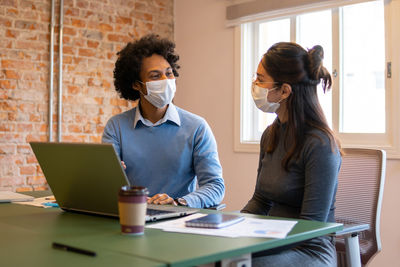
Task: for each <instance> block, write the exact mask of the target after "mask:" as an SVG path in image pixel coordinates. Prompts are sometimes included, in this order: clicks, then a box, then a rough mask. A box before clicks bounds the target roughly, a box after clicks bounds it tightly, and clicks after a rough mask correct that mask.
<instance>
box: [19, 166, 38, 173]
mask: <svg viewBox="0 0 400 267" xmlns="http://www.w3.org/2000/svg"><path fill="white" fill-rule="evenodd" d="M35 172H36V168H35V167H34V166H21V167H20V168H19V173H20V174H21V175H33V174H35Z"/></svg>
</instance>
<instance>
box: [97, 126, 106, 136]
mask: <svg viewBox="0 0 400 267" xmlns="http://www.w3.org/2000/svg"><path fill="white" fill-rule="evenodd" d="M103 131H104V126H102V125H97V127H96V132H97V133H98V134H102V133H103Z"/></svg>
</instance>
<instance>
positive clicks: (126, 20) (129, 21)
mask: <svg viewBox="0 0 400 267" xmlns="http://www.w3.org/2000/svg"><path fill="white" fill-rule="evenodd" d="M116 22H117V23H119V24H129V25H131V24H132V19H131V18H127V17H117V18H116Z"/></svg>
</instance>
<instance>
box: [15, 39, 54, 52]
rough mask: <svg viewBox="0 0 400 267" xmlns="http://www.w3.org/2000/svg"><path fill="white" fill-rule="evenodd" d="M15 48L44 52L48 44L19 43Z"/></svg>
mask: <svg viewBox="0 0 400 267" xmlns="http://www.w3.org/2000/svg"><path fill="white" fill-rule="evenodd" d="M15 47H16V48H18V49H26V50H35V51H40V50H44V49H45V48H46V47H47V44H45V43H41V42H28V41H17V42H16V44H15Z"/></svg>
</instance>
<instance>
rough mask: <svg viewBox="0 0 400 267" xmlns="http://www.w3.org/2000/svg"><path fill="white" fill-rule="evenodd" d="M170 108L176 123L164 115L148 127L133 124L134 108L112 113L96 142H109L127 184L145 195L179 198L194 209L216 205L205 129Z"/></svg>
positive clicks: (217, 184)
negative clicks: (144, 189)
mask: <svg viewBox="0 0 400 267" xmlns="http://www.w3.org/2000/svg"><path fill="white" fill-rule="evenodd" d="M171 106H173V105H171ZM169 108H170V107H169ZM173 108H176V111H177V114H178V115H179V120H180V123H176V122H174V121H173V120H169V119H167V120H166V121H165V122H163V123H161V124H159V125H157V126H152V127H149V126H146V125H145V124H143V122H142V121H141V120H139V121H137V123H136V125H134V122H135V113H136V108H133V109H131V110H128V111H126V112H124V113H121V114H118V115H116V116H113V117H112V118H111V119H110V120H109V121H108V122H107V125H106V127H105V129H104V133H103V138H102V141H103V142H104V143H112V144H113V145H114V147H115V150H116V151H117V154H118V155H119V157H120V159H121V160H122V161H124V162H125V165H126V170H125V171H126V174H127V176H128V179H129V182H130V184H133V185H140V186H145V187H147V188H148V189H149V193H150V194H149V195H150V196H153V195H155V194H157V193H166V194H168V195H169V196H170V197H172V198H178V197H183V198H184V199H185V200H186V201H187V203H188V206H189V207H195V208H203V207H210V206H214V205H217V204H219V203H220V202H221V200H222V199H223V197H224V193H225V186H224V180H223V178H222V168H221V165H220V163H219V159H218V152H217V145H216V142H215V138H214V136H213V134H212V132H211V129H210V127H209V126H208V124H207V122H206V121H205V120H204V119H203V118H201V117H199V116H197V115H194V114H192V113H190V112H187V111H185V110H183V109H180V108H178V107H175V106H173ZM179 120H178V121H179ZM197 184H198V188H197V190H196V186H197Z"/></svg>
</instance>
